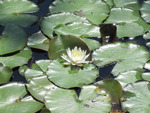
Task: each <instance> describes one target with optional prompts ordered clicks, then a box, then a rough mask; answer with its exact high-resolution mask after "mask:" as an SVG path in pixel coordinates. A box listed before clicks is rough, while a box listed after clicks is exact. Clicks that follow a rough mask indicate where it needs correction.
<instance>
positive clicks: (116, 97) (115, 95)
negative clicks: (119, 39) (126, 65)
mask: <svg viewBox="0 0 150 113" xmlns="http://www.w3.org/2000/svg"><path fill="white" fill-rule="evenodd" d="M95 85H96V86H98V87H99V88H102V89H104V90H105V91H107V92H108V93H109V94H110V96H111V99H112V102H113V104H119V102H120V98H121V96H122V87H121V85H120V84H119V82H118V81H117V80H113V79H104V80H103V81H100V82H97V83H95Z"/></svg>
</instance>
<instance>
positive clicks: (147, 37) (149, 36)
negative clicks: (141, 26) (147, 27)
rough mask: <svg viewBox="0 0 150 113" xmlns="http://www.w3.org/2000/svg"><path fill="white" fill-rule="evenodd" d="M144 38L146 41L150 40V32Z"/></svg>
mask: <svg viewBox="0 0 150 113" xmlns="http://www.w3.org/2000/svg"><path fill="white" fill-rule="evenodd" d="M143 38H144V39H150V31H148V32H147V33H145V34H144V35H143Z"/></svg>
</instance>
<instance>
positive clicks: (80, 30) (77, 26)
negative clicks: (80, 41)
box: [55, 22, 100, 38]
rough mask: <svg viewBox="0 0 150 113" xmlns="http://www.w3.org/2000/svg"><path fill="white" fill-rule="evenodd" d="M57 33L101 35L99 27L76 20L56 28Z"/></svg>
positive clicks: (80, 35)
mask: <svg viewBox="0 0 150 113" xmlns="http://www.w3.org/2000/svg"><path fill="white" fill-rule="evenodd" d="M55 33H56V34H61V35H72V36H76V37H81V38H85V37H100V33H99V27H98V26H95V25H91V24H90V23H83V22H74V23H71V24H67V25H60V26H58V27H56V28H55Z"/></svg>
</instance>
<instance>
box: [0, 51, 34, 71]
mask: <svg viewBox="0 0 150 113" xmlns="http://www.w3.org/2000/svg"><path fill="white" fill-rule="evenodd" d="M31 56H32V52H31V50H30V49H28V48H25V49H24V50H22V51H20V52H19V53H17V54H15V55H12V56H8V57H0V62H1V63H3V64H4V65H6V66H8V67H10V68H14V67H18V66H22V65H23V64H26V63H27V62H28V60H29V59H30V58H31Z"/></svg>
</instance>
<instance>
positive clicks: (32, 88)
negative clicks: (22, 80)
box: [27, 76, 54, 102]
mask: <svg viewBox="0 0 150 113" xmlns="http://www.w3.org/2000/svg"><path fill="white" fill-rule="evenodd" d="M53 87H54V85H53V84H52V83H51V82H50V81H49V80H48V79H47V76H40V77H34V78H32V79H31V80H30V82H29V83H28V84H27V89H28V91H29V92H30V93H31V95H32V96H34V97H35V98H36V99H38V100H39V101H42V102H43V101H44V100H43V99H44V96H45V94H46V93H47V91H49V90H50V89H51V88H53Z"/></svg>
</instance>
